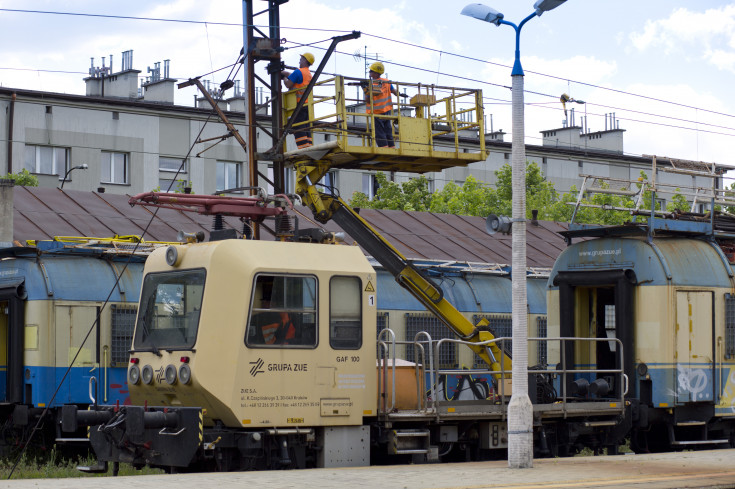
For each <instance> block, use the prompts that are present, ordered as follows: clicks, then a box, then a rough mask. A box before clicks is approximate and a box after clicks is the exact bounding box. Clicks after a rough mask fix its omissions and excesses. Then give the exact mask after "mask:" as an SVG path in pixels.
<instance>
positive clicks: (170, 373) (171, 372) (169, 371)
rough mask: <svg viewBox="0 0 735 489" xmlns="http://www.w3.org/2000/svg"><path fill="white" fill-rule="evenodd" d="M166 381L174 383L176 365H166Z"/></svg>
mask: <svg viewBox="0 0 735 489" xmlns="http://www.w3.org/2000/svg"><path fill="white" fill-rule="evenodd" d="M166 383H167V384H170V385H173V384H175V383H176V367H174V366H173V365H169V366H168V367H166Z"/></svg>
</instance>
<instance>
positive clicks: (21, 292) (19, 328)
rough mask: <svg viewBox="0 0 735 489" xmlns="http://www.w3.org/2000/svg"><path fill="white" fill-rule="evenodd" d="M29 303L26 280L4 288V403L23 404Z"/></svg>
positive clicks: (0, 351) (0, 291)
mask: <svg viewBox="0 0 735 489" xmlns="http://www.w3.org/2000/svg"><path fill="white" fill-rule="evenodd" d="M26 299H27V294H26V291H25V287H24V285H23V280H22V279H19V280H12V281H8V282H6V283H4V284H1V285H0V402H6V403H21V402H23V333H24V331H23V328H24V323H25V305H26ZM29 402H30V401H29Z"/></svg>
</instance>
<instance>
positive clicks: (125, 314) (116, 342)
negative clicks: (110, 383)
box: [110, 304, 138, 365]
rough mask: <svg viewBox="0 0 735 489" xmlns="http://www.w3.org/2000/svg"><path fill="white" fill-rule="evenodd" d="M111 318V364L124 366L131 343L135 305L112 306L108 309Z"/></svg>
mask: <svg viewBox="0 0 735 489" xmlns="http://www.w3.org/2000/svg"><path fill="white" fill-rule="evenodd" d="M110 313H111V316H112V342H111V343H112V345H111V346H112V363H115V364H118V365H121V364H122V365H125V364H127V363H128V352H129V351H130V348H131V346H132V343H133V330H134V329H135V316H136V314H137V313H138V306H136V305H119V304H113V305H112V306H111V307H110Z"/></svg>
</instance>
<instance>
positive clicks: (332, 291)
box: [329, 277, 362, 350]
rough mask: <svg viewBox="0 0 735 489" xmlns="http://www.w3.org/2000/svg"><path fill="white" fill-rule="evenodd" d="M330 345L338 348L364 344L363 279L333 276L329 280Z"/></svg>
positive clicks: (351, 348)
mask: <svg viewBox="0 0 735 489" xmlns="http://www.w3.org/2000/svg"><path fill="white" fill-rule="evenodd" d="M329 345H330V346H331V347H332V348H334V349H336V350H357V349H358V348H360V347H361V346H362V281H361V280H360V278H359V277H332V280H331V281H330V282H329Z"/></svg>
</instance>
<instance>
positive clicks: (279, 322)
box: [245, 274, 318, 348]
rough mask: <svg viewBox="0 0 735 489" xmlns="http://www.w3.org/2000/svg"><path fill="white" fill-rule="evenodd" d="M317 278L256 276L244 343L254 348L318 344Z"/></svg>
mask: <svg viewBox="0 0 735 489" xmlns="http://www.w3.org/2000/svg"><path fill="white" fill-rule="evenodd" d="M316 285H317V282H316V277H313V276H300V275H267V274H259V275H257V276H256V277H255V283H254V286H253V293H252V296H251V298H250V314H249V317H248V327H247V333H246V335H245V344H246V345H247V346H249V347H255V348H269V347H274V348H285V347H302V348H303V347H310V348H313V347H315V346H316V344H317V340H318V339H317V333H316V332H317V328H316V318H317V314H316V312H317V311H316V304H317V294H316Z"/></svg>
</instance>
